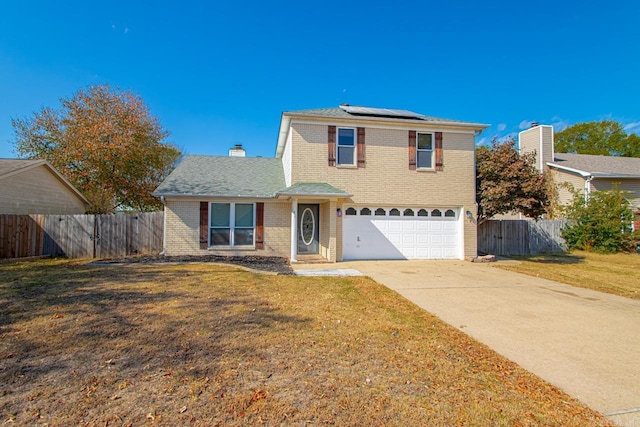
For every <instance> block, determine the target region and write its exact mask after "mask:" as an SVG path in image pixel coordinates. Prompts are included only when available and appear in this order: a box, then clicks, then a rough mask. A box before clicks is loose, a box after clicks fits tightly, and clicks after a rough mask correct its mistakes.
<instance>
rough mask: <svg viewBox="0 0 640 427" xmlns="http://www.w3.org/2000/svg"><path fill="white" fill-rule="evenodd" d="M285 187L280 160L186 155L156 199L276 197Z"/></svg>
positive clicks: (155, 193)
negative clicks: (162, 197) (180, 197)
mask: <svg viewBox="0 0 640 427" xmlns="http://www.w3.org/2000/svg"><path fill="white" fill-rule="evenodd" d="M284 187H285V181H284V171H283V169H282V161H281V160H280V159H271V158H263V157H226V156H195V155H189V156H186V157H185V158H184V159H183V160H182V161H181V162H180V164H179V165H178V166H177V167H176V168H175V169H174V170H173V172H171V174H169V176H168V177H167V178H166V179H165V180H164V181H163V182H162V184H160V186H159V187H158V188H157V189H156V191H154V193H153V194H154V195H155V196H208V197H274V196H275V193H276V192H277V191H278V190H280V189H282V188H284Z"/></svg>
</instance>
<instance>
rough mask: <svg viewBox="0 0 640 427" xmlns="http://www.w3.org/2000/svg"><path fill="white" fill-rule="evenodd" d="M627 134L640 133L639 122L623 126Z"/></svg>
mask: <svg viewBox="0 0 640 427" xmlns="http://www.w3.org/2000/svg"><path fill="white" fill-rule="evenodd" d="M624 130H625V131H626V132H627V133H640V122H631V123H628V124H626V125H625V126H624Z"/></svg>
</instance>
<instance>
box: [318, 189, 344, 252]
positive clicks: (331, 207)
mask: <svg viewBox="0 0 640 427" xmlns="http://www.w3.org/2000/svg"><path fill="white" fill-rule="evenodd" d="M336 209H337V207H336V202H334V201H331V202H326V203H322V204H320V255H322V256H323V257H324V258H325V259H327V260H328V261H331V262H336V259H337V258H336V245H337V236H336V235H335V234H333V233H332V230H335V229H336V218H337V217H336ZM340 236H342V233H341V234H340Z"/></svg>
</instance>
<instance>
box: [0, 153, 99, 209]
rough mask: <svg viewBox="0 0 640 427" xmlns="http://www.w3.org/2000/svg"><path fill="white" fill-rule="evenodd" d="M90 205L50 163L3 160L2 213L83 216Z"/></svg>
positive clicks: (0, 181) (0, 163)
mask: <svg viewBox="0 0 640 427" xmlns="http://www.w3.org/2000/svg"><path fill="white" fill-rule="evenodd" d="M89 206H90V203H89V201H88V200H87V199H86V198H85V197H84V196H83V195H82V194H81V193H80V192H79V191H78V190H77V189H76V188H75V187H74V186H73V185H71V183H70V182H69V181H67V179H66V178H64V177H63V176H62V175H60V173H59V172H58V171H57V170H56V169H55V168H54V167H53V166H51V164H49V162H47V161H45V160H19V159H0V214H20V215H25V214H59V215H66V214H83V213H85V211H86V209H87V208H88V207H89Z"/></svg>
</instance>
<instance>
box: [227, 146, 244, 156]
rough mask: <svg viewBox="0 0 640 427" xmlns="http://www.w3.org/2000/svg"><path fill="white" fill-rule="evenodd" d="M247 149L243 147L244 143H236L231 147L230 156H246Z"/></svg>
mask: <svg viewBox="0 0 640 427" xmlns="http://www.w3.org/2000/svg"><path fill="white" fill-rule="evenodd" d="M246 154H247V153H246V151H244V148H242V144H236V145H235V146H234V147H233V148H231V149H229V157H245V156H246Z"/></svg>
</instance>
